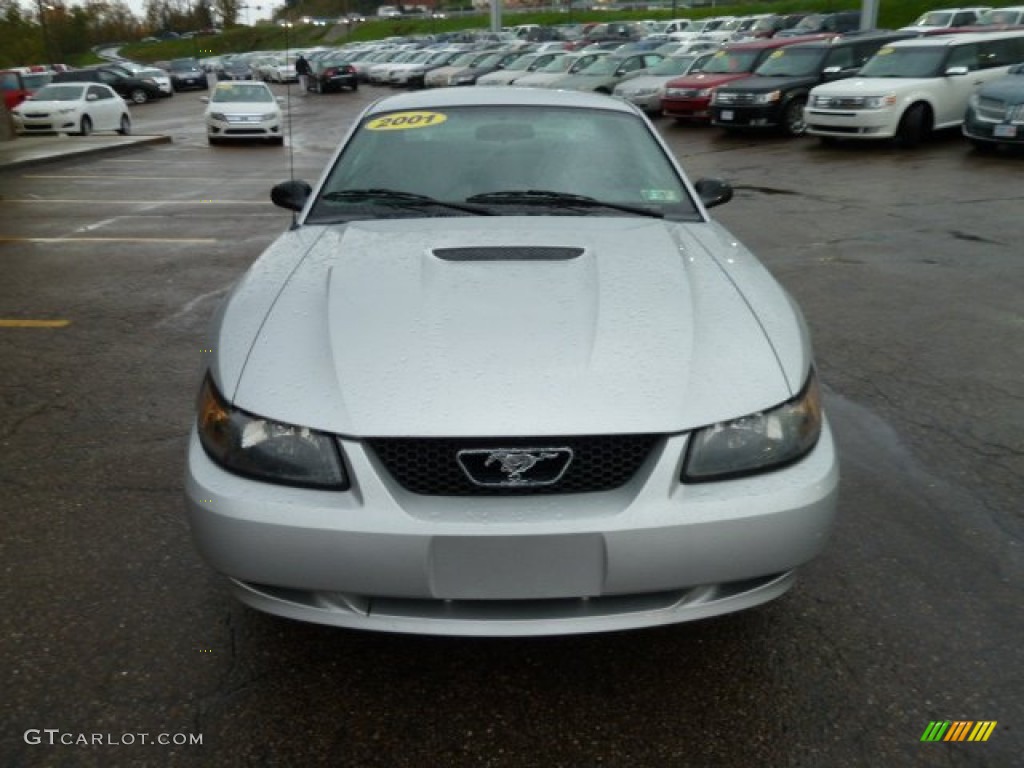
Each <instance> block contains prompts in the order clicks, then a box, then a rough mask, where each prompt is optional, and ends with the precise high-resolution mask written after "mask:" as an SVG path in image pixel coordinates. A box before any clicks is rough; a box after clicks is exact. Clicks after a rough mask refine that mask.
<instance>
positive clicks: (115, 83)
mask: <svg viewBox="0 0 1024 768" xmlns="http://www.w3.org/2000/svg"><path fill="white" fill-rule="evenodd" d="M126 72H129V71H128V70H123V69H121V68H120V67H115V66H99V67H87V68H85V69H73V70H69V71H67V72H57V73H55V74H54V76H53V80H52V81H51V82H54V83H72V82H92V83H104V84H106V85H109V86H110V87H111V88H113V89H114V90H115V91H117V93H118V94H119V95H120V96H121V97H122V98H123V99H125V100H126V101H130V102H131V103H132V104H145V103H146V102H147V101H150V100H151V99H159V98H161V97H162V96H163V92H162V91H161V90H160V86H159V85H157V84H156V82H154V81H153V80H151V79H148V78H144V77H137V76H135V75H132V74H130V73H129V74H126Z"/></svg>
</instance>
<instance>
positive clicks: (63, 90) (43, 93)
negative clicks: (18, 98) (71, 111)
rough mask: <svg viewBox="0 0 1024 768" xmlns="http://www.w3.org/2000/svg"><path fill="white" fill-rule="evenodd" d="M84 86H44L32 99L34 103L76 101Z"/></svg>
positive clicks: (80, 95)
mask: <svg viewBox="0 0 1024 768" xmlns="http://www.w3.org/2000/svg"><path fill="white" fill-rule="evenodd" d="M83 88H85V86H84V85H70V84H69V85H44V86H43V87H42V88H40V89H39V90H38V91H36V92H35V94H34V95H33V97H32V98H34V99H35V100H36V101H78V100H79V99H81V98H82V89H83Z"/></svg>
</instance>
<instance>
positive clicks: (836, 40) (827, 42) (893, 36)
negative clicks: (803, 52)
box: [786, 31, 914, 48]
mask: <svg viewBox="0 0 1024 768" xmlns="http://www.w3.org/2000/svg"><path fill="white" fill-rule="evenodd" d="M913 36H914V33H913V32H899V31H897V32H862V33H858V34H856V35H849V36H847V35H839V36H837V37H832V38H825V39H822V40H815V41H813V42H810V43H797V44H796V45H787V46H786V48H839V47H841V46H844V45H856V44H857V43H863V42H873V41H877V40H882V41H886V40H888V41H892V42H896V41H898V40H907V39H910V38H912V37H913Z"/></svg>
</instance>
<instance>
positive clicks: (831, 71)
mask: <svg viewBox="0 0 1024 768" xmlns="http://www.w3.org/2000/svg"><path fill="white" fill-rule="evenodd" d="M842 71H843V68H842V67H825V68H824V69H823V70H821V74H823V75H838V74H839V73H840V72H842Z"/></svg>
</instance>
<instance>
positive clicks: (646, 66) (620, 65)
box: [547, 53, 665, 93]
mask: <svg viewBox="0 0 1024 768" xmlns="http://www.w3.org/2000/svg"><path fill="white" fill-rule="evenodd" d="M664 58H665V57H664V56H662V55H661V54H660V53H634V54H631V55H626V56H618V55H616V54H614V53H613V54H611V55H610V56H602V57H601V58H599V59H597V60H596V61H594V62H593V63H591V64H590V65H589V66H587V67H585V68H584V69H581V70H580V71H579V72H576V73H574V74H571V75H566V76H565V77H563V78H562V79H561V80H555V81H554V82H551V83H548V84H547V87H548V88H563V89H566V90H571V91H595V92H597V93H611V92H612V89H613V88H615V86H616V85H618V84H619V83H621V82H622V81H623V80H629V79H631V78H634V77H640V76H641V75H643V74H645V73H647V72H649V71H650V68H651V67H654V66H657V65H658V64H659V63H660V62H661V61H662V59H664Z"/></svg>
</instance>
